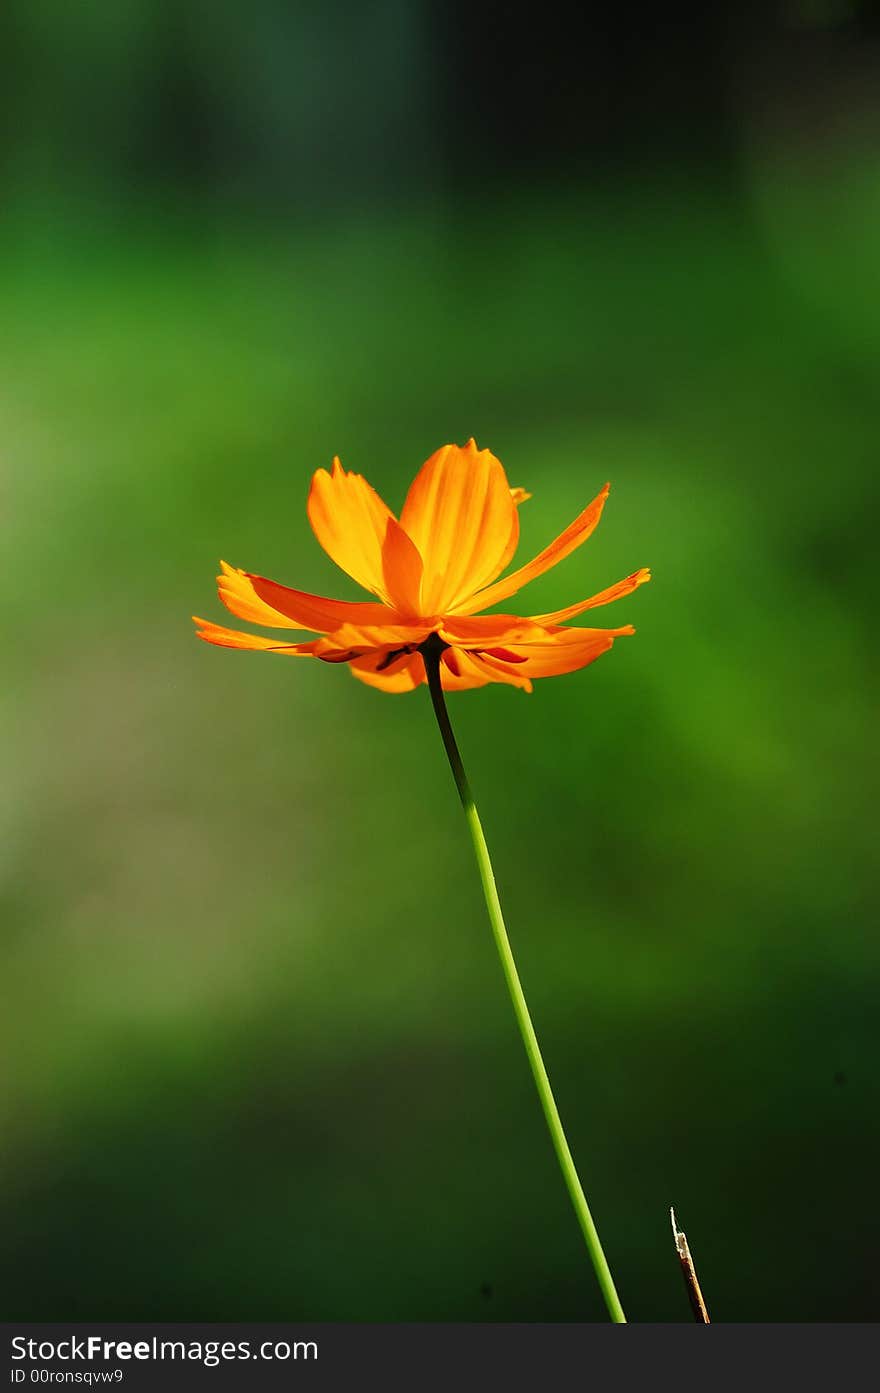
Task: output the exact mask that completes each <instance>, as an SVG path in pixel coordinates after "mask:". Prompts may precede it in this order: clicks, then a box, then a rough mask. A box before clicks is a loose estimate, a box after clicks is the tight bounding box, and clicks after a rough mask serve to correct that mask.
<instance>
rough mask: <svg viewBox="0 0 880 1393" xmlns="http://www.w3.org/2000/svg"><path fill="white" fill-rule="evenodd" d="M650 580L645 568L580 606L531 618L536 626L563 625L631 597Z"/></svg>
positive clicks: (572, 606) (534, 615)
mask: <svg viewBox="0 0 880 1393" xmlns="http://www.w3.org/2000/svg"><path fill="white" fill-rule="evenodd" d="M650 579H651V572H650V570H649V569H648V567H647V566H643V567H642V569H641V570H640V571H633V573H632V575H631V576H627V577H626V579H625V580H619V581H618V582H617V584H616V585H609V586H608V589H607V590H600V591H599V593H598V595H591V596H590V598H589V600H581V602H580V604H577V605H569V606H568V608H567V609H556V610H554V611H553V613H552V614H533V615H532V616H531V617H532V620H533V622H534V623H535V624H562V623H564V621H565V620H566V619H574V618H575V616H576V615H578V614H583V612H584V610H586V609H596V608H597V606H599V605H610V604H611V601H612V600H620V599H622V598H623V596H624V595H631V594H632V592H633V591H634V590H635V589H636V587H637V586H639V585H644V583H645V581H648V580H650Z"/></svg>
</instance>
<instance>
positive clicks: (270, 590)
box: [217, 561, 394, 633]
mask: <svg viewBox="0 0 880 1393" xmlns="http://www.w3.org/2000/svg"><path fill="white" fill-rule="evenodd" d="M220 565H221V566H222V568H223V573H222V575H219V576H218V577H217V590H218V593H219V595H220V599H221V600H222V601H223V603H224V605H225V606H226V608H227V609H228V610H229V611H230V612H231V613H232V614H234V615H235V616H236V618H237V619H246V620H247V621H248V622H249V623H251V624H267V625H268V626H269V627H270V628H275V629H314V630H316V631H317V632H318V633H327V632H328V631H329V630H330V629H338V628H339V626H340V624H381V623H382V621H383V619H385V618H386V617H388V616H393V614H394V611H393V610H389V609H388V607H387V605H382V604H379V603H378V602H377V601H375V600H328V599H325V598H324V597H323V596H322V595H309V594H307V593H306V592H305V591H304V590H291V589H289V587H288V586H286V585H279V584H278V582H277V581H274V580H267V579H266V578H265V576H255V575H252V574H251V573H250V571H241V570H237V569H235V568H234V567H232V566H228V565H227V564H226V562H225V561H221V562H220Z"/></svg>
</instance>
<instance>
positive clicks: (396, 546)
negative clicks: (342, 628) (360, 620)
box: [354, 518, 424, 622]
mask: <svg viewBox="0 0 880 1393" xmlns="http://www.w3.org/2000/svg"><path fill="white" fill-rule="evenodd" d="M423 569H424V568H423V565H422V558H421V556H420V555H419V551H418V548H417V547H416V544H415V542H413V541H412V540H411V539H410V536H409V534H408V533H407V532H405V531H404V530H403V528H402V527H401V525H400V523H399V522H398V521H397V519H396V518H389V519H388V523H387V525H386V528H385V541H384V542H383V544H382V571H383V574H384V577H385V590H386V592H387V594H388V596H389V598H390V600H391V603H392V604H393V605H394V607H395V609H397V610H398V612H399V613H400V614H405V615H416V614H418V612H419V592H420V590H421V585H422V571H423ZM354 622H357V621H356V620H355V621H354ZM380 622H381V621H380Z"/></svg>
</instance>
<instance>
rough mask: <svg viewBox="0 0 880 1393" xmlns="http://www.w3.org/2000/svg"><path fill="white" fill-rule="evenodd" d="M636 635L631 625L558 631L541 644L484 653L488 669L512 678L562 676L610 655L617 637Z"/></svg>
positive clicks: (497, 649)
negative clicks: (609, 650)
mask: <svg viewBox="0 0 880 1393" xmlns="http://www.w3.org/2000/svg"><path fill="white" fill-rule="evenodd" d="M633 633H635V629H634V628H633V627H632V625H631V624H627V625H625V626H624V627H622V628H620V629H555V630H548V631H547V636H546V638H545V639H544V640H542V641H541V642H539V643H512V644H510V645H505V646H504V647H503V648H491V649H486V650H484V651H483V652H482V653H481V654H480V655H479V656H480V660H481V661H482V662H483V663H484V664H485V666H486V667H488V668H490V669H491V670H492V671H494V672H498V673H505V674H508V675H509V676H510V677H518V678H520V679H522V678H532V677H559V676H561V675H562V674H563V673H566V672H576V671H577V670H578V669H579V668H582V667H586V666H587V664H588V663H592V662H594V661H595V660H596V658H600V657H601V656H602V654H603V653H607V651H608V649H609V648H610V647H611V645H612V644H613V642H614V640H615V639H616V638H620V637H622V636H624V635H628V634H633Z"/></svg>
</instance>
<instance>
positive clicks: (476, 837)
mask: <svg viewBox="0 0 880 1393" xmlns="http://www.w3.org/2000/svg"><path fill="white" fill-rule="evenodd" d="M440 651H441V649H440V648H439V646H436V647H435V646H432V645H430V644H428V645H426V646H425V648H424V649H423V650H422V653H423V657H424V661H425V668H426V671H427V674H428V686H429V688H430V692H431V700H432V701H433V703H434V714H435V715H436V717H437V724H438V725H439V727H440V734H441V735H442V737H443V744H444V746H445V748H446V754H447V756H448V759H449V763H450V766H451V768H452V775H453V778H454V779H455V784H456V787H457V789H458V796H459V798H460V799H461V806H462V808H463V809H464V815H465V819H466V821H467V825H468V830H469V831H470V834H471V841H472V842H473V846H474V855H475V856H476V860H477V868H478V870H479V872H480V880H481V882H482V885H483V895H484V896H485V900H486V908H487V910H488V912H489V922H490V924H491V925H492V933H493V935H494V937H495V946H496V947H497V949H498V956H499V957H500V959H501V967H502V970H503V972H504V979H505V981H506V982H507V989H508V991H509V992H510V999H511V1002H512V1003H513V1010H514V1015H515V1016H516V1023H517V1025H518V1026H519V1031H520V1034H521V1036H522V1041H523V1044H524V1045H525V1049H526V1054H527V1055H528V1059H529V1064H530V1065H531V1068H532V1075H533V1077H534V1080H535V1087H536V1088H537V1090H538V1097H539V1098H540V1100H541V1107H542V1108H543V1110H544V1117H545V1119H546V1122H547V1127H548V1130H549V1132H550V1138H551V1141H552V1142H553V1149H554V1151H555V1152H556V1157H557V1160H558V1161H559V1165H560V1168H561V1170H562V1175H563V1179H564V1180H565V1184H566V1186H567V1188H568V1193H569V1195H570V1196H571V1202H572V1204H573V1205H574V1211H575V1214H576V1215H577V1219H578V1223H579V1224H580V1226H581V1230H582V1232H583V1235H584V1239H585V1241H586V1244H587V1250H588V1252H589V1254H590V1260H591V1261H592V1264H593V1268H594V1270H595V1273H596V1278H597V1280H598V1282H599V1286H600V1288H601V1291H602V1295H603V1297H604V1298H605V1304H606V1306H607V1307H608V1314H609V1315H610V1317H611V1319H612V1321H614V1322H615V1323H616V1324H618V1325H625V1324H626V1316H625V1315H624V1313H623V1307H622V1306H621V1304H620V1298H619V1296H618V1295H617V1289H616V1288H615V1285H614V1278H613V1277H612V1276H611V1269H610V1268H609V1266H608V1262H607V1259H606V1257H605V1254H604V1252H603V1251H602V1244H601V1243H600V1241H599V1235H598V1233H597V1231H596V1225H595V1224H594V1222H593V1216H592V1214H591V1213H590V1208H589V1205H588V1204H587V1199H586V1195H585V1194H584V1191H583V1187H582V1185H581V1182H580V1180H579V1179H578V1173H577V1169H576V1167H575V1164H574V1158H573V1157H572V1154H571V1150H570V1148H569V1145H568V1142H567V1141H566V1137H565V1132H564V1131H563V1127H562V1120H561V1118H560V1116H559V1109H558V1108H557V1106H556V1100H555V1099H554V1097H553V1090H552V1089H551V1087H550V1079H549V1078H548V1076H547V1070H546V1068H545V1067H544V1060H543V1058H542V1057H541V1049H540V1046H539V1044H538V1037H537V1035H536V1034H535V1027H534V1026H533V1025H532V1018H531V1016H530V1015H529V1008H528V1005H527V1003H526V999H525V995H524V994H523V989H522V985H521V983H520V980H519V973H518V972H517V970H516V963H515V961H514V957H513V952H512V950H511V947H510V940H509V939H508V937H507V930H506V929H505V927H504V918H503V916H502V913H501V901H500V900H499V898H498V888H497V886H496V884H495V876H494V873H493V871H492V862H491V861H490V859H489V848H488V847H487V845H486V838H485V836H484V835H483V828H482V826H481V824H480V817H479V814H478V812H477V808H476V804H475V803H474V796H473V794H472V793H471V788H470V784H469V783H468V778H467V774H466V773H465V771H464V765H463V764H462V761H461V754H460V753H459V749H458V745H457V744H456V740H455V735H454V734H453V730H452V726H451V724H450V721H449V712H448V711H447V709H446V700H445V698H444V696H443V687H442V685H441V682H440Z"/></svg>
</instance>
